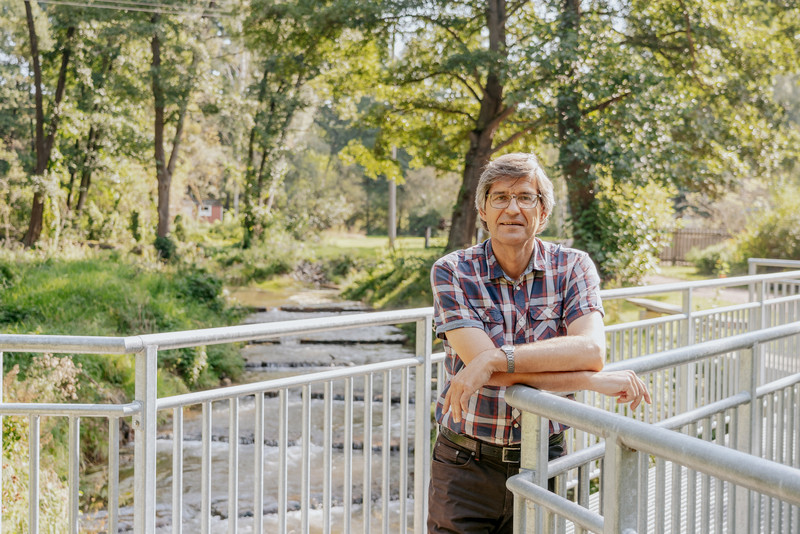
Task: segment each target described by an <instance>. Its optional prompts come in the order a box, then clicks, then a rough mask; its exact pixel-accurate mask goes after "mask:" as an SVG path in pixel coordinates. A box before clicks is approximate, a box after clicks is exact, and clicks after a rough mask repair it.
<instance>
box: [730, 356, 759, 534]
mask: <svg viewBox="0 0 800 534" xmlns="http://www.w3.org/2000/svg"><path fill="white" fill-rule="evenodd" d="M758 353H759V345H758V344H757V343H756V344H754V345H753V346H752V347H751V348H749V349H744V350H741V351H740V352H739V383H738V384H737V389H738V391H740V392H741V391H747V392H748V393H749V394H750V402H749V403H748V404H744V405H741V406H739V407H738V408H737V410H736V412H737V413H736V434H737V435H736V448H737V449H738V450H740V451H742V452H744V453H747V454H753V455H758V452H759V449H760V448H761V447H760V445H761V441H760V440H761V437H760V436H761V434H760V433H759V432H758V426H759V425H758V397H757V392H756V389H757V387H758V369H759V367H760V366H759V362H758V359H759V358H758ZM735 499H736V501H735V507H736V522H735V524H734V525H733V526H734V532H742V533H746V532H750V531H751V529H750V527H751V521H752V520H753V519H754V515H753V513H752V509H753V502H752V500H753V496H752V493H751V492H750V490H748V489H746V488H742V487H740V486H736V497H735Z"/></svg>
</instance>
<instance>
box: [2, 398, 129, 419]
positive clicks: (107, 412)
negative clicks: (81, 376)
mask: <svg viewBox="0 0 800 534" xmlns="http://www.w3.org/2000/svg"><path fill="white" fill-rule="evenodd" d="M141 411H142V404H141V403H140V402H136V401H134V402H128V403H125V404H66V403H44V402H40V403H36V402H3V403H0V415H32V414H33V415H55V416H65V415H70V416H78V417H129V416H131V415H134V414H137V413H139V412H141Z"/></svg>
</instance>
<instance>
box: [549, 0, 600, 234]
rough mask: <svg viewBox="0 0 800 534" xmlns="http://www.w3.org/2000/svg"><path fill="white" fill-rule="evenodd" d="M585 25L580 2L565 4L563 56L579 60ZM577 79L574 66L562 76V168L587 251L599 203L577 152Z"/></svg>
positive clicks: (587, 164)
mask: <svg viewBox="0 0 800 534" xmlns="http://www.w3.org/2000/svg"><path fill="white" fill-rule="evenodd" d="M580 24H581V11H580V0H564V4H563V11H562V18H561V24H560V33H561V38H560V42H561V43H562V47H563V48H562V51H561V56H562V57H566V58H577V57H579V56H578V50H577V48H578V33H579V31H580ZM576 75H577V73H576V71H575V68H574V64H572V63H569V64H568V65H567V67H566V68H565V69H564V71H563V72H562V73H561V76H562V77H563V78H564V79H565V80H568V82H567V83H566V84H564V85H563V86H562V88H561V91H560V93H559V95H558V100H557V104H556V106H557V109H558V139H559V165H560V167H561V170H562V173H563V176H564V179H565V181H566V183H567V192H568V201H567V203H568V205H569V210H570V218H571V220H572V225H573V243H574V246H575V247H576V248H579V249H582V250H586V249H587V248H588V245H589V244H591V243H593V242H595V241H596V239H595V236H596V228H595V218H594V217H593V216H592V208H593V205H594V202H595V198H594V197H595V191H594V178H593V176H592V174H591V172H590V171H591V163H590V162H588V161H586V159H585V158H584V157H582V154H581V151H579V150H575V148H574V143H575V142H576V141H579V140H580V139H581V109H580V95H579V94H578V92H577V91H576V90H575V89H574V84H573V83H571V82H574V81H575V76H576Z"/></svg>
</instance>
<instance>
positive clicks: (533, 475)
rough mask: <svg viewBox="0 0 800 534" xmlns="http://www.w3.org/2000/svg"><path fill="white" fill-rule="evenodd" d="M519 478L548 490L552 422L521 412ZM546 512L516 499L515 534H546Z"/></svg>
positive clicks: (532, 504)
mask: <svg viewBox="0 0 800 534" xmlns="http://www.w3.org/2000/svg"><path fill="white" fill-rule="evenodd" d="M520 447H521V449H522V450H521V451H520V455H521V457H520V474H524V475H526V476H528V477H529V480H530V481H531V482H533V483H534V484H536V485H538V486H541V487H543V488H546V487H547V463H548V462H549V448H550V421H549V420H547V419H546V418H544V417H541V416H539V415H537V414H535V413H532V412H528V411H523V412H522V443H521V444H520ZM544 526H545V517H544V511H543V510H542V509H541V508H540V507H539V505H536V504H534V503H532V502H529V501H527V500H526V499H523V498H522V497H519V496H517V495H516V494H515V495H514V533H515V534H522V533H534V532H544V531H545V530H544Z"/></svg>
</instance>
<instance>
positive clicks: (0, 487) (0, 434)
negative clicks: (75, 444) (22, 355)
mask: <svg viewBox="0 0 800 534" xmlns="http://www.w3.org/2000/svg"><path fill="white" fill-rule="evenodd" d="M4 378H5V373H4V372H3V351H2V350H0V404H2V403H3V379H4ZM3 428H4V426H3V416H2V415H0V468H2V465H3V450H4V449H3ZM0 470H2V469H0ZM2 494H3V477H2V474H0V495H2ZM0 532H3V509H2V505H0Z"/></svg>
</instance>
